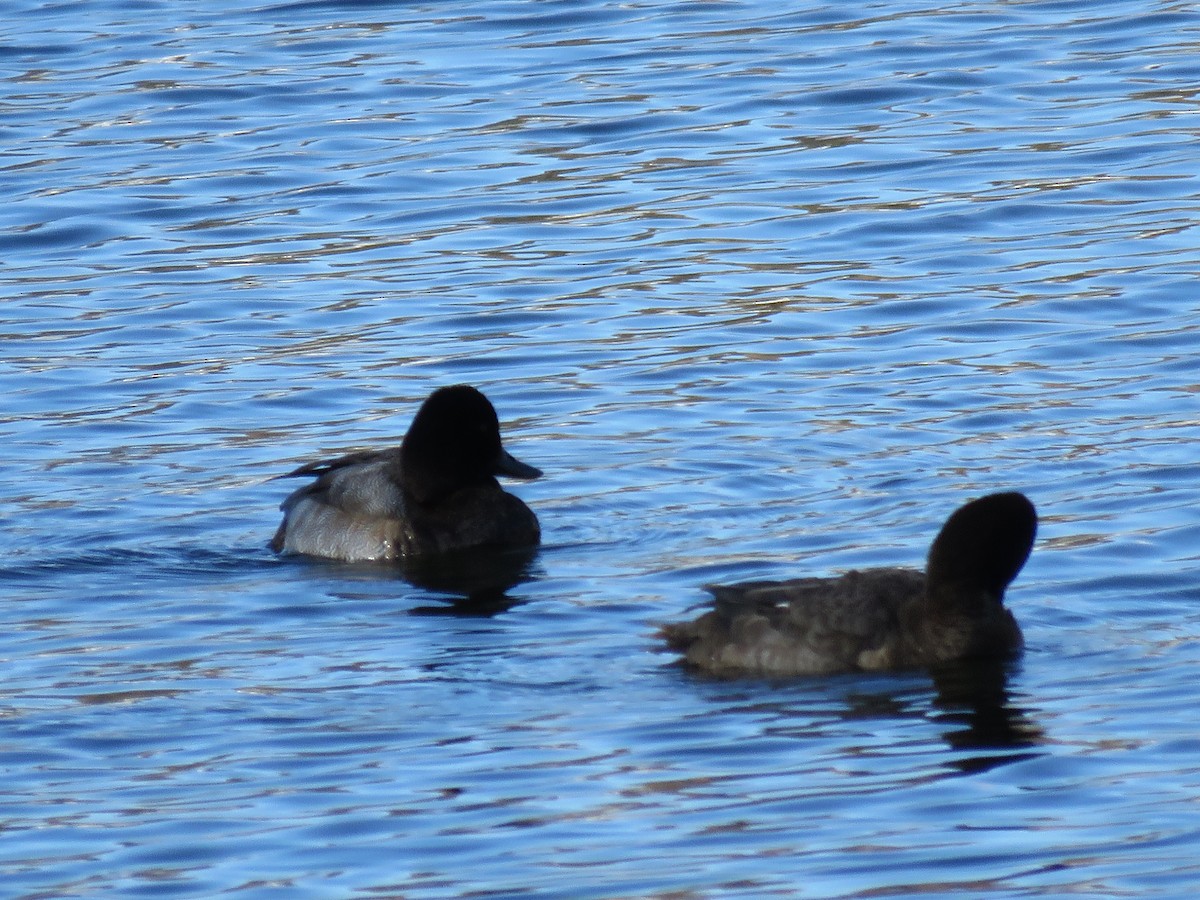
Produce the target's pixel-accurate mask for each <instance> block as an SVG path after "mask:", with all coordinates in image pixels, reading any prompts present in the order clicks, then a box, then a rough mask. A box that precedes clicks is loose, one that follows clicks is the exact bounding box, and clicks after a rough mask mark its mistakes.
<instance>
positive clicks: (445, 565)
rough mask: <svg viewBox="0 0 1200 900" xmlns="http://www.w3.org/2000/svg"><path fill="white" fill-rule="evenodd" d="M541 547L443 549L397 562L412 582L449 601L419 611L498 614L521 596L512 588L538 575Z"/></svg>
mask: <svg viewBox="0 0 1200 900" xmlns="http://www.w3.org/2000/svg"><path fill="white" fill-rule="evenodd" d="M536 558H537V548H536V547H529V548H515V549H487V550H478V549H477V550H473V551H470V552H463V553H443V554H436V555H430V556H424V557H415V558H413V559H406V560H403V561H398V562H397V563H396V567H397V570H398V572H399V573H400V575H401V577H403V578H404V580H405V581H407V582H408V583H409V584H411V585H413V586H414V587H419V588H421V589H423V590H427V591H430V592H432V593H436V594H442V595H445V597H444V599H445V600H446V601H447V602H444V603H438V604H425V605H422V606H418V607H416V608H414V609H413V610H412V611H411V612H412V614H413V615H420V616H494V615H496V614H497V613H501V612H504V611H505V610H507V609H511V608H512V607H513V606H515V605H516V604H517V603H519V602H520V601H519V600H517V599H514V598H513V597H512V596H510V594H509V591H511V590H512V589H513V588H515V587H517V586H518V585H521V584H524V583H525V582H528V581H532V580H533V578H534V577H535V575H534V570H535V561H536Z"/></svg>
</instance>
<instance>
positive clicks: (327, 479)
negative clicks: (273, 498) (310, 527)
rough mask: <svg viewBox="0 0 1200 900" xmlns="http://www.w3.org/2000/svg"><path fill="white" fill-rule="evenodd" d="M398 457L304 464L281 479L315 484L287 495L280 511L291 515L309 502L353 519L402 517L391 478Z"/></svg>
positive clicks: (362, 455) (379, 453)
mask: <svg viewBox="0 0 1200 900" xmlns="http://www.w3.org/2000/svg"><path fill="white" fill-rule="evenodd" d="M398 453H399V451H397V450H369V451H362V452H359V453H348V454H346V455H345V456H339V457H336V458H334V459H325V460H317V461H315V462H310V463H305V464H304V465H303V466H300V467H299V468H297V469H295V470H293V471H291V472H289V473H288V474H287V475H285V476H281V477H285V478H291V477H296V478H301V477H311V478H316V481H314V482H312V483H311V484H306V485H304V486H303V487H301V488H298V489H297V490H295V491H293V492H292V493H291V494H289V495H288V497H287V498H286V499H284V501H283V503H282V504H281V508H282V509H283V510H284V512H291V511H292V510H293V509H295V508H297V506H298V504H300V503H301V501H311V502H313V503H317V504H320V505H323V506H332V507H335V508H336V509H339V510H342V511H343V512H347V513H350V514H352V515H361V516H369V517H385V518H389V517H398V516H401V515H403V511H404V498H403V495H402V492H401V490H400V486H399V485H398V484H397V482H396V480H395V478H394V473H395V469H396V462H397V456H398Z"/></svg>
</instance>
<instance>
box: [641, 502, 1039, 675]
mask: <svg viewBox="0 0 1200 900" xmlns="http://www.w3.org/2000/svg"><path fill="white" fill-rule="evenodd" d="M1036 534H1037V513H1036V511H1035V510H1034V507H1033V504H1032V503H1030V502H1029V500H1028V499H1027V498H1026V497H1025V496H1024V495H1023V494H1020V493H1016V492H1009V493H1002V494H990V495H988V496H986V497H980V498H979V499H977V500H973V501H971V502H970V503H967V504H966V505H965V506H962V507H960V508H959V509H958V510H956V511H955V512H954V514H953V515H951V516H950V518H949V519H947V520H946V524H945V525H943V526H942V529H941V531H940V532H939V533H938V535H937V537H936V538H935V539H934V541H933V544H932V546H931V547H930V549H929V557H928V561H927V566H926V571H925V572H918V571H915V570H912V569H901V568H885V569H866V570H863V571H851V572H847V573H846V574H844V575H842V576H840V577H837V578H799V579H795V580H792V581H760V582H750V583H745V584H734V585H726V586H721V585H711V586H708V587H707V588H706V590H708V591H709V592H710V593H712V595H713V597H714V598H715V603H714V606H713V609H712V610H711V611H709V612H706V613H704V614H703V615H701V616H700V617H699V618H698V619H696V620H694V621H691V622H680V623H677V624H671V625H667V626H665V627H664V628H663V629H662V632H661V633H662V636H663V637H664V638H665V640H666V641H667V643H668V645H669V646H670V647H672V648H673V649H675V650H678V651H679V652H681V653H682V654H683V656H684V659H685V661H686V662H687V663H688V664H690V665H692V666H694V667H696V668H698V669H702V670H704V671H706V672H711V673H713V674H717V675H724V676H736V675H757V676H790V675H817V674H831V673H834V672H852V671H870V670H884V669H905V668H915V667H929V666H936V665H940V664H944V663H951V662H957V661H960V660H968V659H971V658H973V657H1002V656H1008V655H1011V654H1014V653H1016V652H1017V651H1018V650H1019V649H1020V647H1021V644H1022V638H1021V629H1020V628H1019V627H1018V625H1017V622H1016V619H1015V618H1013V615H1012V613H1011V612H1009V610H1008V609H1007V608H1005V606H1004V592H1005V589H1006V588H1007V587H1008V585H1009V583H1010V582H1011V581H1012V580H1013V579H1014V578H1015V577H1016V576H1017V573H1018V572H1020V571H1021V567H1022V566H1024V565H1025V560H1026V559H1028V557H1029V552H1030V550H1031V549H1032V547H1033V541H1034V537H1035V536H1036Z"/></svg>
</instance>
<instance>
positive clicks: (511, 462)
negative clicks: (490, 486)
mask: <svg viewBox="0 0 1200 900" xmlns="http://www.w3.org/2000/svg"><path fill="white" fill-rule="evenodd" d="M496 474H497V475H507V476H509V477H510V478H540V477H541V475H542V470H541V469H535V468H534V467H533V466H530V465H527V464H525V463H523V462H521V461H520V460H519V459H517V458H516V457H515V456H512V455H511V454H510V453H508V451H506V450H501V451H500V458H499V459H497V460H496Z"/></svg>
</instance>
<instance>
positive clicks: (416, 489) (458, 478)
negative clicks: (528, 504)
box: [400, 384, 542, 503]
mask: <svg viewBox="0 0 1200 900" xmlns="http://www.w3.org/2000/svg"><path fill="white" fill-rule="evenodd" d="M400 458H401V468H402V478H403V484H404V488H405V490H406V491H407V492H408V493H409V494H411V495H412V496H413V497H414V498H415V499H416V500H417V501H418V502H420V503H431V502H436V501H437V500H438V499H439V498H441V497H444V496H446V495H447V494H450V493H452V492H454V491H456V490H459V489H460V488H463V487H467V486H470V485H474V484H486V483H489V482H494V481H495V477H496V476H497V475H508V476H511V477H513V478H537V477H538V476H539V475H541V474H542V473H541V471H540V470H538V469H535V468H534V467H533V466H529V465H526V464H525V463H523V462H521V461H519V460H517V459H515V458H514V457H512V456H510V455H509V454H508V453H507V452H506V451H505V449H504V446H503V444H502V443H501V441H500V421H499V419H498V418H497V417H496V410H495V408H494V407H493V406H492V404H491V402H490V401H489V400H488V398H487V397H485V396H483V394H481V393H480V392H479V391H477V390H476V389H475V388H473V387H471V386H470V385H466V384H459V385H455V386H454V387H444V388H438V390H436V391H434V392H433V393H432V394H430V395H429V397H428V398H426V400H425V402H424V403H422V404H421V408H420V409H419V410H417V415H416V417H415V418H414V419H413V422H412V425H411V426H409V429H408V433H407V434H406V435H404V441H403V443H401V445H400Z"/></svg>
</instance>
